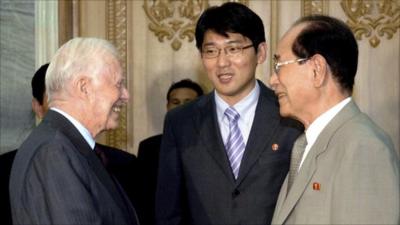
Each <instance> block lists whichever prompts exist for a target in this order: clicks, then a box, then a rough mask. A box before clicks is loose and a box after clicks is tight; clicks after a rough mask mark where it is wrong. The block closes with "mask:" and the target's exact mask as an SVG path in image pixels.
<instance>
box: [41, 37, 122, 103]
mask: <svg viewBox="0 0 400 225" xmlns="http://www.w3.org/2000/svg"><path fill="white" fill-rule="evenodd" d="M106 56H108V57H109V56H113V57H115V59H117V60H119V55H118V51H117V49H116V48H115V47H114V46H113V45H112V44H111V43H110V42H108V41H106V40H104V39H100V38H79V37H78V38H74V39H71V40H70V41H68V42H67V43H65V44H64V45H63V46H61V47H60V48H59V49H58V50H57V52H56V54H55V55H54V57H53V58H52V60H51V62H50V65H49V67H48V69H47V73H46V92H47V97H48V101H49V102H51V100H52V95H53V94H54V93H59V92H62V91H65V89H66V87H65V84H67V83H68V81H70V80H72V79H74V78H75V77H76V76H79V75H81V74H84V73H86V74H87V75H89V76H94V75H96V76H97V75H99V73H100V72H101V71H103V70H104V69H107V61H106V60H107V59H108V58H106Z"/></svg>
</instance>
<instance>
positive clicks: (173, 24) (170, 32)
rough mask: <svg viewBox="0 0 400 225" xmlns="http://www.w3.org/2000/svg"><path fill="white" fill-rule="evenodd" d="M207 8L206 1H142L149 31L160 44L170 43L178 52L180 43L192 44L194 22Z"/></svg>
mask: <svg viewBox="0 0 400 225" xmlns="http://www.w3.org/2000/svg"><path fill="white" fill-rule="evenodd" d="M206 8H208V0H197V1H193V0H186V1H175V0H144V4H143V9H144V11H145V13H146V15H147V18H148V19H149V26H148V27H149V29H150V30H151V31H152V32H154V34H155V35H156V36H157V38H158V40H159V41H160V42H164V40H165V39H167V40H168V41H170V43H171V47H172V49H173V50H175V51H178V50H179V49H180V48H181V46H182V42H183V41H185V39H187V41H188V42H192V41H193V39H194V29H195V26H196V21H197V19H198V18H199V16H200V14H201V12H203V11H204V9H206Z"/></svg>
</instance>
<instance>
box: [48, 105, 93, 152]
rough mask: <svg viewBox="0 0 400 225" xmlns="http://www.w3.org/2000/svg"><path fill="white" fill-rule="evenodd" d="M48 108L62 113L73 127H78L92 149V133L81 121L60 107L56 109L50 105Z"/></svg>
mask: <svg viewBox="0 0 400 225" xmlns="http://www.w3.org/2000/svg"><path fill="white" fill-rule="evenodd" d="M50 110H53V111H56V112H58V113H60V114H61V115H63V116H64V117H65V118H67V120H69V121H70V122H71V123H72V124H73V125H74V126H75V127H76V129H78V131H79V133H80V134H81V135H82V136H83V138H84V139H85V140H86V142H87V143H88V144H89V146H90V147H91V148H92V149H94V145H95V144H96V142H95V141H94V139H93V137H92V135H91V134H90V132H89V130H88V129H86V128H85V127H84V126H83V125H82V124H81V123H79V121H78V120H76V119H75V118H73V117H72V116H70V115H68V113H66V112H64V111H62V110H61V109H57V108H55V107H51V108H50Z"/></svg>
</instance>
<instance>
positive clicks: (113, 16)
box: [106, 0, 128, 149]
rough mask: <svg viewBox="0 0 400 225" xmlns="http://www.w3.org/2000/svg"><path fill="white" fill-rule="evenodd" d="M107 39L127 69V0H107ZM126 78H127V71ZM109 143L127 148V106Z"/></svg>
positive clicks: (109, 137) (108, 135) (108, 137)
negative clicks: (114, 47) (116, 50)
mask: <svg viewBox="0 0 400 225" xmlns="http://www.w3.org/2000/svg"><path fill="white" fill-rule="evenodd" d="M106 12H107V39H108V40H110V41H111V42H112V43H113V44H114V45H115V46H116V47H117V49H118V52H119V54H120V56H121V63H122V68H123V70H124V71H126V60H127V52H126V51H127V34H126V33H127V3H126V1H125V0H108V1H107V10H106ZM124 74H125V80H126V79H127V76H126V73H124ZM106 137H107V139H106V140H107V141H106V142H107V144H108V145H111V146H114V147H116V148H120V149H127V140H128V139H127V108H126V106H125V107H123V108H122V109H121V112H120V117H119V127H118V128H117V129H115V130H112V131H108V132H107V136H106Z"/></svg>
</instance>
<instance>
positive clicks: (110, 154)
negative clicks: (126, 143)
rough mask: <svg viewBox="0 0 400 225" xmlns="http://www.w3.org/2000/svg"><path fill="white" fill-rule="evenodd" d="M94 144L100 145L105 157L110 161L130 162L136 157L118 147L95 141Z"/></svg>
mask: <svg viewBox="0 0 400 225" xmlns="http://www.w3.org/2000/svg"><path fill="white" fill-rule="evenodd" d="M96 146H97V147H100V148H101V149H102V150H103V152H104V153H105V154H106V156H107V158H108V159H110V160H111V161H112V162H120V163H122V162H130V161H133V160H135V159H136V156H135V155H133V154H131V153H129V152H127V151H124V150H122V149H119V148H114V147H111V146H107V145H103V144H99V143H96Z"/></svg>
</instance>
